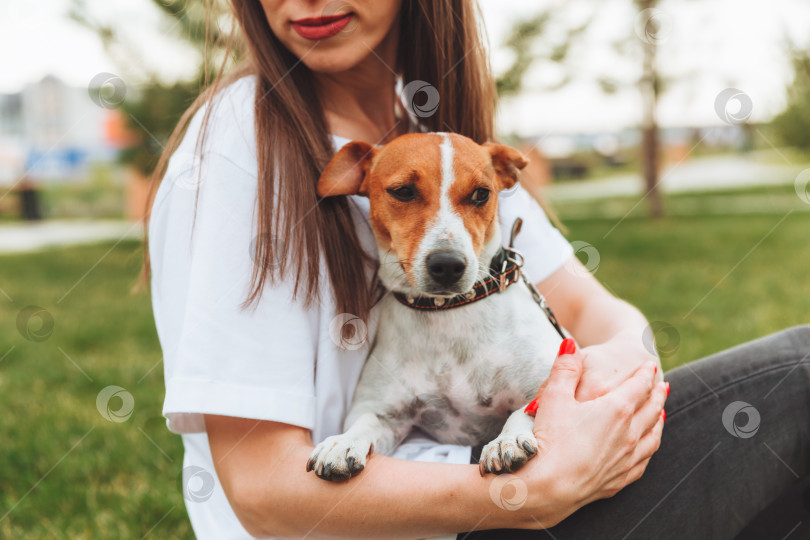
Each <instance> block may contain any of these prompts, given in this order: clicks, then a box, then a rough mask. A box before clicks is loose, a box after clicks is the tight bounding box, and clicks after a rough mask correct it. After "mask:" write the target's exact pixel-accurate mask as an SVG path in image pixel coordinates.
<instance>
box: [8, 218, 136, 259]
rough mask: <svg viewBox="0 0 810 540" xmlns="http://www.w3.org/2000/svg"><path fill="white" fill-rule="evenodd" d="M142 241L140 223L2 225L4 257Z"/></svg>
mask: <svg viewBox="0 0 810 540" xmlns="http://www.w3.org/2000/svg"><path fill="white" fill-rule="evenodd" d="M141 238H143V225H142V224H141V223H139V222H134V223H130V222H127V221H73V220H70V221H68V220H53V221H42V222H37V223H14V224H4V225H0V254H4V253H26V252H32V251H38V250H41V249H45V248H48V247H56V246H72V245H79V244H92V243H95V242H104V241H109V240H115V241H120V240H125V239H141Z"/></svg>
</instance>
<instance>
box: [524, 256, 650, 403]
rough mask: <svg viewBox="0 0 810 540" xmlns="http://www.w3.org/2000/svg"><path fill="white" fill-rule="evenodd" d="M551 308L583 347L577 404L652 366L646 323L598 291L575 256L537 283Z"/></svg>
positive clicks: (625, 305)
mask: <svg viewBox="0 0 810 540" xmlns="http://www.w3.org/2000/svg"><path fill="white" fill-rule="evenodd" d="M537 289H538V290H539V291H540V292H541V293H542V294H543V296H545V297H546V300H547V301H548V303H549V305H550V306H552V308H553V309H554V313H555V315H556V316H557V319H558V320H559V321H560V324H562V325H563V326H564V327H565V328H567V329H568V330H569V331H570V332H571V334H572V335H573V336H574V337H575V338H576V339H577V341H578V342H579V344H580V345H582V346H583V349H582V354H583V358H584V362H585V373H584V375H583V377H582V383H581V384H580V387H579V388H578V390H577V397H578V398H579V399H592V398H594V397H598V396H601V395H604V394H605V392H607V391H608V390H609V389H612V388H615V387H616V386H617V385H618V384H619V383H621V382H622V381H623V380H625V379H626V378H627V376H628V375H629V374H630V373H631V372H633V371H634V370H635V369H636V368H638V366H639V365H641V364H642V363H643V362H646V361H654V362H656V364H658V366H659V370H658V372H657V373H656V377H657V380H661V379H662V370H661V369H660V365H661V364H660V361H659V359H658V355H657V354H653V353H652V352H651V351H650V350H649V349H648V348H647V347H648V346H650V345H651V344H647V345H645V343H644V337H643V336H644V333H645V330H646V329H647V327H648V326H649V323H648V322H647V319H646V318H644V315H642V314H641V312H640V311H639V310H638V309H636V308H635V307H633V306H631V305H630V304H628V303H627V302H625V301H624V300H621V299H619V298H616V297H615V296H613V295H612V294H611V293H610V292H608V291H607V289H605V287H604V286H602V284H601V283H599V281H598V280H597V279H596V278H595V277H593V275H592V274H591V273H590V272H589V271H588V270H587V268H585V267H584V266H583V265H582V263H580V262H579V259H577V258H576V256H571V259H570V260H569V261H567V262H566V263H565V264H564V265H563V266H562V267H561V268H560V269H559V270H557V271H556V272H554V273H553V274H552V275H551V276H549V277H548V278H546V279H545V280H543V281H542V282H540V283H538V284H537Z"/></svg>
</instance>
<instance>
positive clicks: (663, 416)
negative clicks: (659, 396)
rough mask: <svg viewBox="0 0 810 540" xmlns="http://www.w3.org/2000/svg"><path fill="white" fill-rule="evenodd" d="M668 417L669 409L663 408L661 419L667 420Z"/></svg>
mask: <svg viewBox="0 0 810 540" xmlns="http://www.w3.org/2000/svg"><path fill="white" fill-rule="evenodd" d="M666 419H667V410H666V409H661V420H662V421H666Z"/></svg>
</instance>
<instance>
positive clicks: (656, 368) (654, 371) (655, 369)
mask: <svg viewBox="0 0 810 540" xmlns="http://www.w3.org/2000/svg"><path fill="white" fill-rule="evenodd" d="M653 373H658V365H656V366H655V368H654V369H653Z"/></svg>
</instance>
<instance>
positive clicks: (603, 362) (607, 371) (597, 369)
mask: <svg viewBox="0 0 810 540" xmlns="http://www.w3.org/2000/svg"><path fill="white" fill-rule="evenodd" d="M580 352H581V354H582V364H583V368H584V369H583V373H582V378H581V379H580V381H579V386H577V391H576V398H577V399H578V400H579V401H587V400H589V399H595V398H598V397H600V396H603V395H605V394H606V393H608V392H609V391H610V390H613V389H614V388H617V387H618V386H619V385H620V384H621V383H622V382H624V381H626V380H627V378H628V377H629V376H630V375H632V374H633V373H634V372H635V371H636V370H637V369H638V368H639V366H641V365H643V364H644V363H645V362H650V361H652V362H655V363H656V365H660V364H659V361H658V356H657V355H654V354H652V353H650V351H648V350H647V348H646V347H645V346H644V345H643V343H642V340H641V337H640V336H630V337H624V336H621V335H619V336H616V337H614V338H612V339H611V340H609V341H606V342H605V343H600V344H598V345H592V346H590V347H583V348H582V350H581V351H580ZM655 380H656V381H662V380H663V373H662V370H661V369H660V368H659V369H658V370H657V371H656V373H655Z"/></svg>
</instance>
